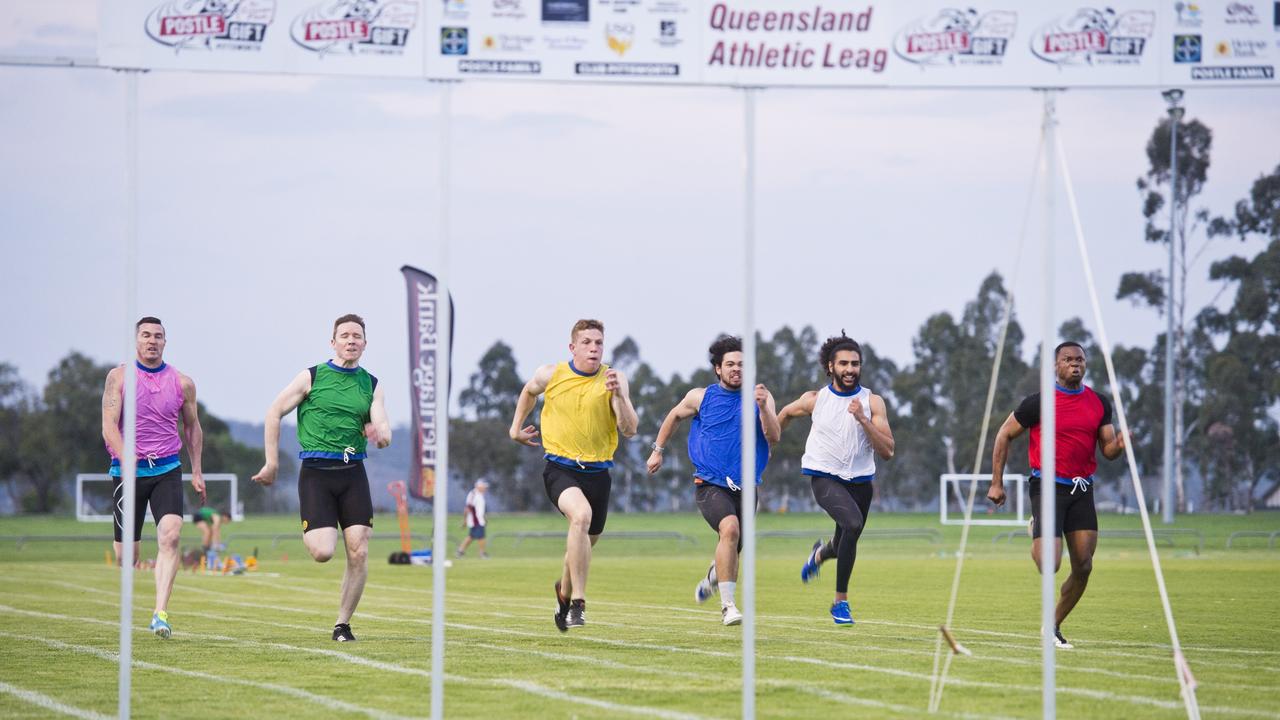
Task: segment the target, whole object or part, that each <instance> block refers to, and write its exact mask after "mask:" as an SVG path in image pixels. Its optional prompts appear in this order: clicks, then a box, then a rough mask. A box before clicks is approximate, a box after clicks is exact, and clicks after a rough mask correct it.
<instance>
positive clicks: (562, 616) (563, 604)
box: [555, 580, 569, 632]
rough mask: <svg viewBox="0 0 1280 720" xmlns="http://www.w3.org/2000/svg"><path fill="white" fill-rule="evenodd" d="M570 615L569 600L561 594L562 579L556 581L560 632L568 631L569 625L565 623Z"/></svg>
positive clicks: (557, 622) (557, 621) (557, 625)
mask: <svg viewBox="0 0 1280 720" xmlns="http://www.w3.org/2000/svg"><path fill="white" fill-rule="evenodd" d="M568 617H569V601H568V600H565V599H564V596H563V595H561V594H560V581H559V580H557V581H556V615H555V619H556V629H557V630H559V631H560V632H568V631H569V626H568V625H567V624H565V621H566V619H567V618H568Z"/></svg>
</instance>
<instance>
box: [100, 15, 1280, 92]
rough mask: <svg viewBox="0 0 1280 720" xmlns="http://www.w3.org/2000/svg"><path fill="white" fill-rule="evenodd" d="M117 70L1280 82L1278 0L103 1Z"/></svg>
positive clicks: (689, 80) (103, 52) (828, 81)
mask: <svg viewBox="0 0 1280 720" xmlns="http://www.w3.org/2000/svg"><path fill="white" fill-rule="evenodd" d="M99 10H100V16H101V20H100V23H101V33H100V36H101V40H100V61H101V63H102V64H103V65H108V66H112V67H135V68H148V69H156V70H217V71H248V72H280V73H305V74H338V75H371V76H393V77H394V76H399V77H426V78H432V79H464V78H491V79H507V80H521V79H522V80H544V81H546V80H550V81H557V82H566V81H568V82H576V81H588V82H647V83H681V84H708V85H751V86H761V87H768V86H835V87H1168V86H1173V85H1182V86H1192V85H1219V86H1248V85H1263V86H1268V85H1269V86H1273V87H1274V86H1278V82H1277V80H1276V77H1275V69H1276V65H1277V64H1278V63H1280V0H1255V1H1254V2H1233V1H1225V2H1224V1H1218V2H1208V1H1207V0H1206V2H1204V3H1196V2H1190V1H1188V0H1125V1H1117V2H1114V3H1111V4H1106V3H1101V2H1099V3H1088V2H1081V1H1080V0H1076V1H1074V2H1073V1H1070V0H990V2H977V1H975V2H973V3H954V2H947V1H946V0H887V1H886V2H874V1H872V2H868V1H867V0H167V1H166V0H102V2H101V4H100V6H99Z"/></svg>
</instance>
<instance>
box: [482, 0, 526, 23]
mask: <svg viewBox="0 0 1280 720" xmlns="http://www.w3.org/2000/svg"><path fill="white" fill-rule="evenodd" d="M492 2H493V12H492V13H491V14H492V16H493V17H495V18H505V19H507V20H523V19H524V18H525V15H527V14H528V13H526V12H525V10H524V2H523V0H492Z"/></svg>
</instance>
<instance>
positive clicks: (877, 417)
mask: <svg viewBox="0 0 1280 720" xmlns="http://www.w3.org/2000/svg"><path fill="white" fill-rule="evenodd" d="M855 404H856V405H857V406H858V407H855ZM861 405H862V403H860V402H858V399H857V398H854V399H853V401H852V402H850V403H849V412H851V413H853V418H854V419H855V420H857V421H858V424H859V425H861V426H862V432H864V433H866V435H867V439H868V440H870V441H871V449H872V450H874V451H875V453H876V454H877V455H879V456H880V459H882V460H892V459H893V449H894V442H893V430H890V429H889V410H888V408H886V407H885V404H884V398H882V397H880V396H879V395H876V394H875V393H872V394H871V419H870V420H868V419H867V416H866V415H864V414H863V413H862V409H861V407H860V406H861Z"/></svg>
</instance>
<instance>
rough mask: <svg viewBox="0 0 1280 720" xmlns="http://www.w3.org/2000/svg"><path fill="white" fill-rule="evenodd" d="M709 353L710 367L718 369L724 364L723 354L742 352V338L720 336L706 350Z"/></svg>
mask: <svg viewBox="0 0 1280 720" xmlns="http://www.w3.org/2000/svg"><path fill="white" fill-rule="evenodd" d="M707 352H708V353H711V367H713V368H718V367H720V364H721V363H722V362H724V356H725V353H731V352H742V338H738V337H734V336H732V335H721V336H720V337H718V338H716V341H715V342H713V343H711V347H709V348H707Z"/></svg>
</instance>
